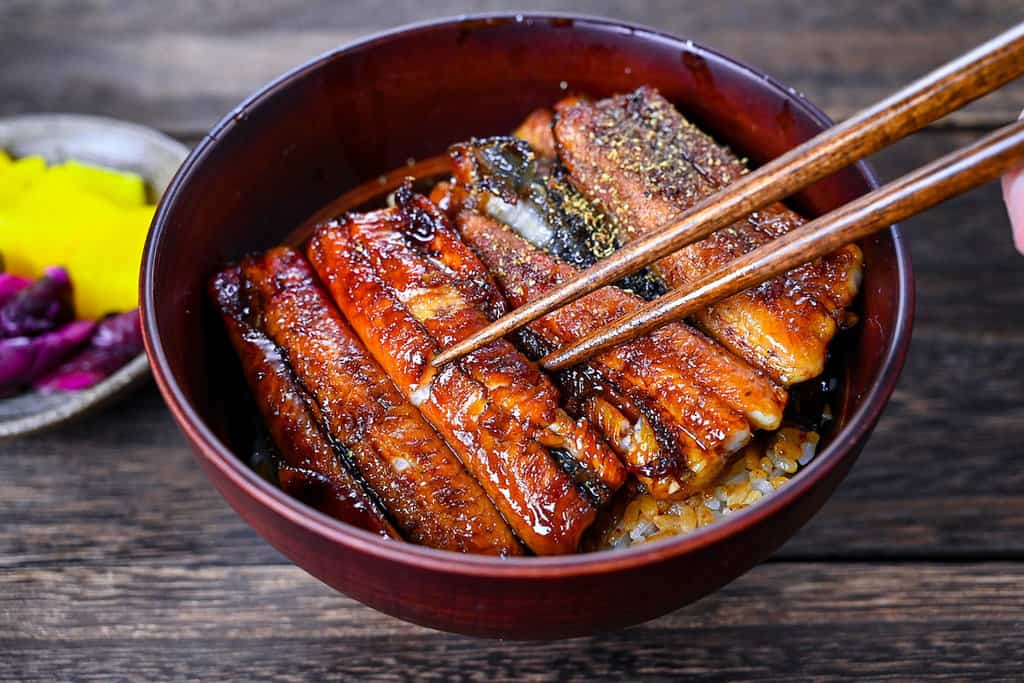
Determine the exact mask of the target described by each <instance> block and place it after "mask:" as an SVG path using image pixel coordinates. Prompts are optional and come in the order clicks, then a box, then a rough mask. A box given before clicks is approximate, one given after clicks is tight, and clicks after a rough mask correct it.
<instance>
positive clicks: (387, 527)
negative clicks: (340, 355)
mask: <svg viewBox="0 0 1024 683" xmlns="http://www.w3.org/2000/svg"><path fill="white" fill-rule="evenodd" d="M242 286H243V285H242V274H241V271H240V270H239V268H238V267H237V266H232V267H229V268H226V269H225V270H223V271H221V272H219V273H217V274H215V275H214V276H213V278H211V280H210V283H209V294H210V300H211V301H213V303H214V305H215V306H216V307H217V310H218V312H219V313H220V315H221V319H222V320H223V321H224V328H225V329H226V330H227V333H228V337H229V338H230V340H231V345H232V346H233V347H234V349H235V351H236V352H237V354H238V358H239V360H240V361H241V364H242V371H243V373H244V374H245V379H246V381H247V382H248V384H249V388H250V390H251V391H252V394H253V396H254V397H255V398H256V403H257V404H258V406H259V410H260V414H261V415H262V416H263V421H264V423H265V424H266V425H267V429H268V431H269V432H270V436H271V438H272V439H273V441H274V444H275V445H276V446H277V452H276V453H274V454H273V456H274V461H275V464H276V470H277V478H278V483H279V484H280V486H281V488H282V489H284V490H285V492H286V493H288V494H289V495H292V496H294V497H295V498H298V499H299V500H301V501H303V502H304V503H306V504H308V505H310V506H311V507H314V508H316V509H317V510H320V511H321V512H323V513H325V514H327V515H330V516H331V517H334V518H335V519H339V520H341V521H343V522H347V523H349V524H351V525H353V526H357V527H359V528H361V529H366V530H367V531H370V532H373V533H375V534H379V535H381V536H384V537H387V538H400V536H399V534H398V532H397V531H396V530H395V528H394V527H393V526H392V524H391V522H389V521H388V519H387V517H386V515H385V514H384V512H383V511H382V510H381V508H380V506H379V505H378V504H377V502H376V501H375V500H374V499H373V495H372V493H370V492H368V491H367V490H366V488H364V486H363V484H362V483H361V482H359V481H357V480H356V478H355V477H353V476H352V474H351V473H350V472H349V471H348V470H347V469H346V468H345V466H344V465H343V464H342V459H341V458H340V457H339V454H338V449H339V446H338V445H336V444H334V443H332V442H331V439H330V437H328V436H327V434H325V433H324V431H323V428H322V426H321V425H320V422H319V420H318V418H317V417H316V416H315V415H314V414H313V412H312V411H311V410H310V407H309V403H310V400H309V397H308V396H307V394H306V391H305V389H303V388H302V386H301V385H300V384H299V382H298V380H296V378H295V375H294V374H293V373H292V370H291V368H290V367H289V366H288V363H287V362H286V361H285V360H284V358H283V357H282V356H281V352H280V350H279V349H278V348H277V346H276V345H275V344H274V343H273V342H272V341H270V339H268V338H267V335H266V334H264V333H263V332H261V331H260V330H259V329H257V328H256V327H254V326H253V321H252V320H251V317H252V316H251V315H250V312H249V308H248V307H247V306H246V305H245V303H244V301H243V293H242Z"/></svg>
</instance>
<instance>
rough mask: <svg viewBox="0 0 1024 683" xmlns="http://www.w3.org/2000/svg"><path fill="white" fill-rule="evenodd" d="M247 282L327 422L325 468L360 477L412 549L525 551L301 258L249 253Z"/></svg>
mask: <svg viewBox="0 0 1024 683" xmlns="http://www.w3.org/2000/svg"><path fill="white" fill-rule="evenodd" d="M241 277H242V291H243V296H244V297H245V299H244V300H245V302H246V304H247V305H248V306H249V307H250V308H251V310H252V314H253V315H254V316H255V317H256V320H258V323H259V326H260V328H261V329H262V330H264V331H265V333H266V336H267V337H269V339H270V340H272V341H273V342H274V344H276V346H277V347H278V348H279V349H281V350H282V354H283V356H284V359H285V360H286V361H287V364H288V366H289V367H290V369H291V370H292V371H293V372H294V376H295V378H296V379H297V381H298V383H300V384H301V385H302V386H303V387H305V390H306V392H307V394H308V400H307V401H306V404H307V406H308V408H309V413H308V414H310V415H312V416H313V419H312V422H313V423H315V424H318V425H322V427H323V429H324V433H325V434H326V435H328V438H329V439H330V440H331V442H332V445H333V446H334V447H335V448H334V455H335V456H336V457H335V458H334V459H333V460H332V459H330V458H327V459H326V461H325V463H324V464H323V467H328V466H329V467H331V468H333V469H332V470H331V471H336V472H341V471H343V469H344V468H345V467H347V468H348V469H349V471H351V472H354V473H358V475H359V476H361V477H362V478H363V479H364V480H365V482H366V483H367V484H368V486H369V488H370V489H371V490H372V491H374V492H375V493H376V495H377V496H378V498H379V500H380V501H381V503H382V505H383V507H384V508H385V509H386V510H387V511H388V512H390V514H391V516H392V519H393V520H394V523H395V526H396V527H397V528H398V529H399V530H400V531H401V533H402V535H403V536H404V537H405V538H407V539H408V540H410V541H412V542H414V543H419V544H423V545H428V546H432V547H435V548H442V549H447V550H454V551H457V552H471V553H483V554H492V555H515V554H519V553H521V552H522V549H521V546H520V545H519V543H518V541H517V540H516V538H515V536H514V535H513V534H512V531H511V530H510V529H509V527H508V525H506V524H505V522H504V521H503V520H502V518H501V516H500V515H499V514H498V511H497V510H496V509H495V508H494V506H493V505H492V504H491V503H490V502H489V501H488V500H487V497H486V495H484V492H483V490H482V489H481V488H480V486H479V484H478V483H477V482H476V481H475V480H474V479H473V477H472V476H470V474H469V473H468V472H466V470H465V468H464V467H463V466H462V464H461V463H460V462H459V460H458V458H456V456H455V454H454V453H452V451H451V450H450V449H449V448H448V446H447V445H446V444H445V443H444V442H443V441H441V439H440V438H439V437H438V436H437V434H436V433H435V432H434V430H433V429H431V427H430V425H428V424H427V423H426V422H425V421H424V420H423V418H422V416H421V415H420V414H419V412H418V411H417V410H416V409H415V408H414V407H413V406H412V405H411V404H410V403H409V402H408V401H407V400H406V399H405V398H404V397H403V396H402V395H401V394H400V393H399V392H398V391H397V390H396V389H395V387H394V385H393V384H392V383H391V381H390V379H389V378H388V376H387V375H386V374H385V373H384V371H383V370H382V369H381V368H380V366H379V365H377V363H376V362H375V361H374V360H373V358H372V357H371V356H370V354H369V353H368V352H367V350H366V348H365V347H364V346H363V345H362V344H361V343H360V341H359V339H358V338H357V337H356V335H355V333H353V332H352V330H351V328H349V326H348V325H347V324H346V323H345V321H344V319H342V317H341V315H340V313H339V312H338V311H337V309H335V307H334V306H333V305H332V304H331V302H330V300H329V298H328V297H327V295H326V294H325V293H324V292H323V291H322V289H321V287H320V285H319V283H318V282H317V280H316V276H315V275H314V273H313V270H312V268H311V267H310V265H309V263H308V262H307V261H306V260H305V258H303V257H302V255H301V254H300V253H298V252H296V251H295V250H293V249H290V248H287V247H278V248H275V249H271V250H270V251H268V252H266V253H264V254H261V255H258V256H251V257H248V258H246V259H244V260H243V261H242V263H241ZM243 360H244V358H243ZM250 374H251V372H250ZM256 395H257V400H258V401H259V402H260V403H261V404H262V405H264V414H267V413H268V412H269V414H270V415H271V418H268V419H270V420H271V423H272V424H273V416H274V414H275V413H274V407H273V406H274V403H273V402H272V401H270V400H268V397H267V394H266V392H265V391H264V390H263V384H262V383H257V387H256ZM304 428H305V426H304V425H296V430H300V429H304ZM311 429H312V426H308V429H307V431H308V430H311ZM302 433H306V432H302ZM339 460H341V461H344V462H338V461H339ZM331 462H334V464H331Z"/></svg>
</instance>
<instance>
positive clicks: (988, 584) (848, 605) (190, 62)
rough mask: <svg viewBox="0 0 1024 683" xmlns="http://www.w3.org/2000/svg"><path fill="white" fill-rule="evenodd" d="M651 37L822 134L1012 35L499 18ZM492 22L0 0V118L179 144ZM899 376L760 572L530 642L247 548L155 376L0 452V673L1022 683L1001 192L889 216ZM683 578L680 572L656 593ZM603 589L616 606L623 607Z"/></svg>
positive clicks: (925, 24) (670, 17) (915, 6)
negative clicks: (424, 621) (440, 618)
mask: <svg viewBox="0 0 1024 683" xmlns="http://www.w3.org/2000/svg"><path fill="white" fill-rule="evenodd" d="M519 5H520V6H529V7H531V8H536V9H556V8H558V7H559V6H562V7H566V6H572V7H573V9H575V10H576V11H579V12H585V13H592V14H605V15H610V16H616V17H622V18H625V19H630V20H633V21H636V22H640V23H645V24H649V25H652V26H656V27H659V28H661V29H664V30H666V31H670V32H673V33H675V34H678V35H681V36H685V37H690V38H692V39H694V40H696V41H698V42H701V43H704V44H706V45H710V46H712V47H715V48H718V49H719V50H721V51H724V52H726V53H729V54H732V55H735V56H737V57H739V58H741V59H743V60H746V61H748V62H750V63H752V64H755V65H759V66H761V67H763V68H764V69H766V70H767V71H768V72H770V73H772V74H773V75H775V76H777V77H779V78H781V79H782V80H783V81H785V82H787V83H788V84H790V85H792V86H794V87H795V88H797V89H799V90H800V91H802V92H804V93H806V94H807V95H808V96H809V97H810V99H812V100H813V101H816V102H818V103H820V104H821V105H822V106H823V107H824V108H825V109H826V110H827V111H828V113H829V114H831V115H832V116H833V117H835V118H842V117H844V116H847V115H848V114H850V113H851V112H852V111H855V110H856V109H857V108H859V107H861V106H863V105H865V104H868V103H869V102H872V101H874V100H875V99H876V98H879V97H881V96H882V95H884V94H886V93H888V92H889V91H891V90H893V89H895V88H896V87H898V86H899V85H902V84H903V83H905V82H908V81H909V80H911V79H912V78H913V77H915V76H917V75H919V74H922V73H924V72H925V71H926V70H927V69H928V68H930V67H932V66H934V65H938V64H939V63H941V62H943V61H945V60H947V59H949V58H951V57H953V56H954V55H956V54H958V53H960V52H961V51H963V50H965V49H967V48H969V47H971V46H973V45H975V44H977V43H979V42H981V41H982V40H984V39H985V38H987V37H989V36H991V35H994V34H995V33H997V32H999V31H1000V30H1002V29H1004V28H1005V27H1007V26H1009V25H1010V24H1011V23H1014V22H1017V21H1020V20H1021V19H1022V18H1024V6H1022V5H1020V4H1019V1H1018V2H1010V1H1007V2H999V1H996V0H992V1H986V0H978V1H971V2H966V1H964V2H947V3H932V2H928V1H926V0H920V1H911V0H890V1H889V2H886V3H884V4H882V3H879V4H865V3H861V2H858V1H849V2H838V3H828V4H827V5H826V4H825V3H821V4H814V3H805V2H802V1H801V0H791V1H790V0H787V1H785V2H776V3H767V2H765V3H756V4H755V3H747V2H739V1H728V2H717V3H707V6H705V4H704V3H698V2H693V3H685V4H684V3H675V2H656V3H650V4H648V5H646V6H641V4H640V3H631V2H614V1H612V0H607V1H604V2H593V3H584V2H565V1H563V2H561V3H551V2H532V3H527V2H520V3H519ZM495 9H500V6H499V5H498V4H496V3H490V2H481V3H477V4H476V5H471V4H469V3H458V2H452V1H451V0H446V1H445V2H443V3H436V4H435V6H433V7H429V8H424V7H422V6H421V4H420V3H413V2H404V1H403V2H396V3H387V6H386V7H385V4H384V3H381V4H379V5H378V3H375V2H369V1H366V2H354V3H348V4H344V5H342V4H335V3H331V2H326V1H324V2H312V3H303V4H301V5H298V4H296V5H294V6H292V5H290V4H288V3H284V2H261V3H234V2H203V3H198V2H197V3H193V2H182V3H159V4H158V3H123V2H100V1H98V0H96V1H88V2H67V3H63V2H37V1H35V0H25V1H20V0H15V1H11V0H6V1H5V2H3V3H2V4H0V115H8V114H16V113H21V112H33V111H75V112H88V113H98V114H108V115H112V116H117V117H120V118H125V119H130V120H135V121H140V122H142V123H146V124H149V125H153V126H156V127H159V128H161V129H163V130H166V131H168V132H170V133H171V134H173V135H175V136H178V137H179V138H181V139H183V140H186V141H189V142H194V141H196V140H197V139H198V138H199V137H201V135H202V134H203V133H204V131H205V130H206V129H207V128H208V127H210V126H211V125H212V124H213V123H214V122H215V121H216V120H217V119H218V118H219V117H220V116H221V115H223V114H224V113H225V112H227V111H229V109H230V108H231V107H233V106H234V105H235V104H237V103H238V102H239V101H240V100H241V99H242V98H243V97H244V96H245V95H246V94H248V93H249V92H250V91H252V90H253V89H255V88H257V87H258V86H260V85H261V84H262V83H264V82H266V81H267V80H269V79H270V78H272V77H273V76H275V75H277V74H279V73H281V72H283V71H284V70H286V69H288V68H290V67H292V66H294V65H296V64H298V63H300V62H302V61H304V60H306V59H307V58H309V57H311V56H313V55H316V54H318V53H320V52H322V51H324V50H327V49H330V48H332V47H334V46H336V45H338V44H341V43H345V42H346V41H349V40H350V39H352V38H355V37H357V36H361V35H364V34H367V33H369V32H372V31H376V30H379V29H383V28H387V27H389V26H393V25H397V24H400V23H403V22H407V21H414V20H420V19H425V18H431V17H436V16H443V15H450V14H456V13H460V12H465V11H474V10H495ZM1022 106H1024V87H1022V86H1021V85H1017V86H1014V87H1011V88H1007V89H1006V90H1005V91H1003V92H1001V93H997V94H995V95H993V96H991V97H989V98H987V99H986V100H985V101H983V102H981V103H978V104H976V105H974V106H972V107H970V108H969V109H968V110H966V111H964V112H961V113H958V114H956V115H954V116H952V117H950V118H949V119H948V120H946V121H944V122H942V123H940V124H938V125H936V126H934V127H933V128H931V129H929V130H927V131H925V132H923V133H921V134H919V135H917V136H915V137H914V138H912V139H910V140H907V141H904V142H902V143H900V144H898V145H897V146H895V147H894V148H892V149H891V150H889V151H887V152H885V153H883V154H881V155H879V156H878V157H877V159H876V165H877V166H876V167H877V168H878V169H879V171H880V173H881V175H882V176H883V177H884V178H891V177H894V176H895V175H897V174H899V173H901V172H904V171H906V170H908V169H910V168H912V167H915V166H917V165H919V164H921V163H923V162H924V161H926V160H929V159H932V158H934V157H935V156H937V155H939V154H941V153H943V152H946V151H948V150H951V149H953V148H955V147H957V146H960V145H963V144H965V143H966V142H968V141H970V140H972V139H974V138H976V137H977V136H978V135H979V134H980V133H982V132H984V131H986V130H988V129H990V128H992V127H994V126H996V125H998V124H1001V123H1003V122H1006V121H1008V120H1010V119H1012V118H1014V117H1015V116H1016V115H1017V113H1018V111H1019V110H1020V109H1021V107H1022ZM906 234H907V235H908V237H909V240H910V242H911V245H912V250H913V258H914V265H915V270H916V273H917V285H918V297H919V298H918V308H917V322H916V325H915V328H914V340H913V345H912V348H911V352H910V357H909V360H908V362H907V367H906V369H905V371H904V373H903V377H902V379H901V382H900V385H899V387H898V388H897V390H896V393H895V395H894V397H893V399H892V402H891V403H890V405H889V408H888V411H887V412H886V414H885V416H884V418H883V419H882V421H881V423H880V424H879V426H878V429H877V431H876V432H875V434H874V436H873V437H872V439H871V441H870V443H869V444H868V446H867V448H866V450H865V452H864V454H863V455H862V457H861V459H860V461H859V463H858V464H857V466H856V467H855V469H854V471H853V473H852V474H851V475H850V477H849V478H848V479H847V481H846V482H845V483H844V484H843V486H842V487H841V488H840V490H839V491H838V493H837V494H836V495H835V496H834V497H833V498H832V500H831V501H830V502H829V503H828V504H827V505H826V506H825V508H824V509H823V510H822V512H821V513H820V514H819V515H818V516H817V517H816V518H815V519H814V520H813V521H812V522H811V523H810V524H809V525H808V526H807V527H806V528H805V529H804V530H803V531H801V532H800V533H799V534H798V535H797V536H796V537H795V538H793V540H792V541H791V542H790V543H788V544H787V545H786V546H785V547H784V548H782V549H781V550H780V551H779V552H778V553H776V554H775V556H774V557H773V558H772V559H771V560H770V561H768V562H766V563H765V564H763V565H761V566H759V567H757V568H755V569H754V570H753V571H751V572H750V573H749V574H747V575H746V576H744V577H742V578H740V579H739V580H737V581H736V582H735V583H733V584H731V585H730V586H728V587H726V588H725V589H723V590H721V591H719V592H718V593H716V594H714V595H711V596H709V597H707V598H705V599H704V600H702V601H700V602H699V603H697V604H695V605H692V606H690V607H688V608H685V609H682V610H679V611H677V612H675V613H673V614H671V615H669V616H666V617H663V618H661V619H658V620H656V621H653V622H650V623H647V624H644V625H642V626H638V627H635V628H631V629H628V630H625V631H622V632H619V633H611V634H607V635H600V636H595V637H590V638H578V639H574V640H569V641H563V642H555V643H503V642H496V641H480V640H474V639H471V638H466V637H460V636H453V635H448V634H445V633H439V632H435V631H430V630H427V629H424V628H420V627H417V626H412V625H409V624H406V623H403V622H400V621H397V620H395V619H392V618H390V617H387V616H384V615H382V614H379V613H377V612H374V611H373V610H370V609H368V608H365V607H363V606H361V605H360V604H358V603H356V602H354V601H352V600H350V599H348V598H346V597H344V596H342V595H339V594H337V593H335V592H333V591H332V590H330V589H328V588H327V587H326V586H324V585H322V584H320V583H319V582H317V581H316V580H314V579H312V578H311V577H309V576H307V575H306V574H305V573H303V572H302V571H301V570H299V569H297V568H296V567H294V566H292V565H291V564H290V563H289V562H288V561H287V560H285V559H284V558H283V557H282V556H281V555H279V554H278V553H277V552H276V551H275V550H274V549H272V548H271V547H270V546H268V545H267V544H266V543H265V542H264V541H263V540H262V539H260V538H259V537H258V536H257V535H256V534H255V533H254V532H253V531H252V530H250V529H249V528H248V527H247V526H246V525H245V524H244V523H243V522H242V521H241V520H240V519H239V518H238V517H237V516H236V515H235V513H234V512H233V511H232V510H231V509H230V508H229V507H228V506H227V504H226V503H225V502H224V501H223V500H222V499H221V498H220V496H219V495H218V494H217V493H216V491H215V490H214V489H213V487H212V486H211V485H210V484H209V483H208V482H207V481H206V480H205V478H204V477H203V475H202V474H201V473H200V472H199V470H198V468H197V466H196V463H195V461H194V460H193V458H192V455H191V453H190V452H189V449H188V448H187V447H186V445H185V442H184V440H183V438H182V436H181V435H180V434H179V432H178V430H177V428H176V427H175V425H174V424H173V422H172V420H171V418H170V415H169V414H168V412H167V411H166V410H165V408H164V405H163V403H162V401H161V399H160V397H159V395H158V393H157V391H156V389H155V388H154V387H153V386H149V387H148V388H146V389H144V390H142V391H141V392H139V393H138V394H137V395H136V396H135V397H134V398H133V399H131V400H129V401H126V402H124V403H123V404H121V405H119V406H117V407H116V408H114V409H112V410H110V411H109V412H108V413H107V414H105V415H102V416H98V417H95V418H93V419H89V420H87V421H84V422H80V423H78V424H76V425H73V426H69V427H67V428H64V429H62V430H60V431H57V432H53V433H50V434H46V435H42V436H38V437H35V438H28V439H23V440H19V441H14V442H9V443H4V444H0V470H2V475H0V677H2V678H4V679H10V680H40V681H48V680H57V679H83V680H84V679H95V680H111V679H125V680H160V679H176V680H204V681H205V680H224V679H227V680H241V679H257V678H260V679H271V680H280V681H285V680H288V681H291V680H319V679H322V678H324V677H327V676H331V677H341V678H355V677H359V678H364V677H365V678H367V679H378V678H379V679H405V678H416V679H422V680H458V679H470V680H482V681H499V680H506V679H518V678H529V679H532V680H549V679H583V678H587V679H597V678H608V679H611V680H637V679H676V678H680V677H683V676H698V675H699V676H706V677H709V678H723V679H731V680H735V679H742V678H756V679H761V680H792V679H794V678H800V677H807V678H814V679H820V680H830V679H838V678H846V677H854V676H862V677H872V678H895V679H913V680H917V679H922V678H946V679H951V680H964V679H980V678H993V679H998V678H1002V679H1006V680H1014V679H1016V680H1020V677H1021V676H1022V666H1024V497H1022V493H1021V492H1022V490H1024V467H1022V465H1021V457H1022V456H1024V449H1022V446H1021V444H1022V442H1024V381H1022V373H1024V312H1022V311H1024V257H1021V256H1018V255H1017V254H1016V253H1014V251H1013V249H1012V247H1011V242H1010V237H1009V229H1008V226H1007V221H1006V217H1005V214H1004V212H1003V207H1002V204H1001V201H1000V197H999V193H998V188H997V187H995V186H990V187H986V188H983V189H982V190H980V191H976V192H974V193H972V194H970V195H968V196H965V197H963V198H960V199H958V200H955V201H952V202H950V203H948V204H946V205H945V206H942V207H940V208H939V209H937V210H935V211H933V212H931V213H930V214H928V215H926V216H923V217H919V218H917V219H914V220H912V221H909V222H908V224H907V225H906ZM680 580H685V577H680ZM623 599H628V596H623Z"/></svg>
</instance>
